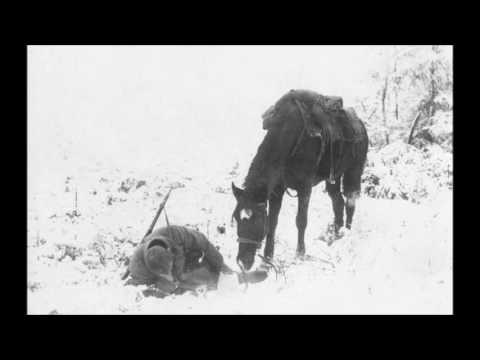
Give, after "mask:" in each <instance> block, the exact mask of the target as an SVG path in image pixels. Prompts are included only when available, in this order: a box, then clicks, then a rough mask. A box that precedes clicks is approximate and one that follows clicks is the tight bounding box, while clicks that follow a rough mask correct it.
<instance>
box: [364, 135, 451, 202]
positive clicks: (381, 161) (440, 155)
mask: <svg viewBox="0 0 480 360" xmlns="http://www.w3.org/2000/svg"><path fill="white" fill-rule="evenodd" d="M362 183H363V185H362V187H363V191H364V193H366V194H367V195H368V196H371V197H374V198H387V199H396V198H400V199H405V200H409V201H412V202H419V201H421V200H422V199H423V198H425V197H427V196H429V195H430V194H433V193H435V192H437V191H438V190H439V189H440V188H445V187H447V188H450V189H451V188H452V154H451V153H449V152H447V151H445V150H444V149H442V148H441V147H440V146H439V145H436V144H433V145H431V146H427V147H425V148H423V149H422V150H420V149H417V148H416V147H414V146H412V145H408V144H406V143H404V142H402V141H397V142H394V143H392V144H390V145H387V146H386V147H384V148H383V149H381V150H379V151H377V152H373V151H371V152H370V153H369V160H368V162H367V164H366V167H365V171H364V173H363V177H362Z"/></svg>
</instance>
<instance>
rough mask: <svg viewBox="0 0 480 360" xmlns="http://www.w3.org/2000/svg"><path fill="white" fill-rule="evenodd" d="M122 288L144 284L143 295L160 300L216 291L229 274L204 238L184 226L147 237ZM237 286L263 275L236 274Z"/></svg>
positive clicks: (159, 231) (139, 248)
mask: <svg viewBox="0 0 480 360" xmlns="http://www.w3.org/2000/svg"><path fill="white" fill-rule="evenodd" d="M128 270H129V272H130V279H128V281H127V282H126V285H147V286H149V289H148V290H146V291H145V292H144V294H145V295H154V296H158V297H164V296H167V295H169V294H182V293H184V292H186V291H196V290H197V289H198V288H199V287H203V286H206V287H207V289H209V290H214V289H216V288H217V284H218V279H219V277H220V274H221V273H224V274H233V273H235V272H234V271H233V270H231V269H230V268H229V267H228V266H227V265H226V264H225V262H224V261H223V256H222V254H220V252H219V251H218V250H217V248H215V246H213V245H212V244H211V243H210V242H209V241H208V239H207V238H206V236H205V235H203V234H202V233H200V232H198V231H195V230H192V229H189V228H187V227H184V226H177V225H171V226H166V227H162V228H160V229H158V230H156V231H154V232H152V233H151V234H150V235H148V236H147V237H146V238H145V239H144V240H143V241H142V242H141V243H140V244H139V245H138V246H137V248H136V249H135V252H134V253H133V255H132V256H131V258H130V263H129V267H128ZM237 275H238V281H239V283H245V282H247V283H255V282H259V281H263V280H265V278H266V277H267V272H266V271H265V270H257V271H252V272H248V273H237Z"/></svg>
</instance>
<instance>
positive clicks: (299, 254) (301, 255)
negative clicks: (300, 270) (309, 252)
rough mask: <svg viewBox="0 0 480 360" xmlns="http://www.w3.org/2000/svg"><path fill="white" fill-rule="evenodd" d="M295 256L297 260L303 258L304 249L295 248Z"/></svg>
mask: <svg viewBox="0 0 480 360" xmlns="http://www.w3.org/2000/svg"><path fill="white" fill-rule="evenodd" d="M295 257H296V258H297V259H299V260H304V259H305V250H297V253H296V256H295Z"/></svg>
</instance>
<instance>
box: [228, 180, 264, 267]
mask: <svg viewBox="0 0 480 360" xmlns="http://www.w3.org/2000/svg"><path fill="white" fill-rule="evenodd" d="M232 190H233V195H235V198H236V200H237V205H236V207H235V210H234V211H233V218H234V219H235V220H236V222H237V236H238V253H237V263H238V264H239V266H240V267H243V268H244V269H245V270H250V268H251V267H252V265H253V262H254V260H255V253H256V251H257V249H259V248H260V247H261V246H262V241H263V238H264V237H265V235H266V232H267V203H266V200H265V196H263V195H260V194H248V193H247V192H246V191H245V190H242V189H240V188H237V187H236V186H235V184H234V183H233V182H232Z"/></svg>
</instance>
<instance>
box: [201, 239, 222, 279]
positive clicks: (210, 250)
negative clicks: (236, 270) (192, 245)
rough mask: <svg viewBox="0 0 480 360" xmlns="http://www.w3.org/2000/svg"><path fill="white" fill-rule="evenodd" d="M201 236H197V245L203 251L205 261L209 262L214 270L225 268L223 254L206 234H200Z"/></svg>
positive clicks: (218, 270)
mask: <svg viewBox="0 0 480 360" xmlns="http://www.w3.org/2000/svg"><path fill="white" fill-rule="evenodd" d="M200 235H201V236H197V239H196V240H197V241H196V243H197V246H198V247H199V248H200V249H201V250H202V252H203V254H204V255H203V261H204V262H206V263H208V264H209V265H210V267H211V269H212V270H214V271H217V272H220V271H221V270H222V268H223V256H222V254H220V252H219V251H218V250H217V249H216V248H215V246H213V245H212V243H210V241H208V240H207V238H206V237H205V236H203V235H202V234H200Z"/></svg>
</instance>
